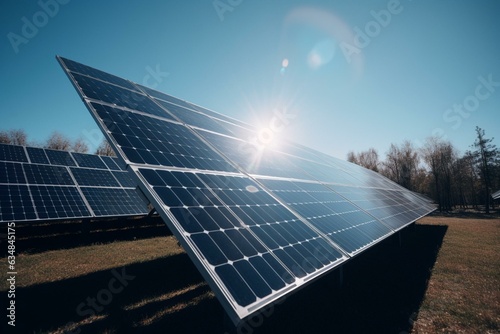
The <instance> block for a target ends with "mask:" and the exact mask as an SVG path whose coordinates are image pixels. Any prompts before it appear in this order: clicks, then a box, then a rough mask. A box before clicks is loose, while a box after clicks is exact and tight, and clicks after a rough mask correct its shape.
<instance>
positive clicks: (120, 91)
mask: <svg viewBox="0 0 500 334" xmlns="http://www.w3.org/2000/svg"><path fill="white" fill-rule="evenodd" d="M73 76H74V77H75V80H76V81H77V82H78V85H79V86H80V88H81V89H82V91H83V94H84V95H85V96H86V97H88V98H90V99H94V100H100V101H103V102H106V103H109V104H118V105H120V106H122V107H126V108H128V109H132V110H137V111H141V112H143V113H146V114H150V115H154V116H159V117H163V118H167V119H172V117H171V116H170V115H169V114H168V113H167V112H166V111H165V110H163V109H162V108H160V107H159V106H158V105H157V104H156V103H154V102H153V101H152V100H151V99H149V98H148V97H147V96H146V95H143V94H141V93H138V92H135V91H131V90H128V89H125V88H122V87H118V86H115V85H110V84H106V83H104V82H102V81H99V80H96V79H93V78H90V77H87V76H83V75H79V74H73ZM122 114H123V113H122Z"/></svg>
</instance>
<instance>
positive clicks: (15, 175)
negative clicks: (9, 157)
mask: <svg viewBox="0 0 500 334" xmlns="http://www.w3.org/2000/svg"><path fill="white" fill-rule="evenodd" d="M0 183H6V184H24V183H26V178H25V177H24V172H23V168H22V165H21V164H18V163H14V162H4V161H0Z"/></svg>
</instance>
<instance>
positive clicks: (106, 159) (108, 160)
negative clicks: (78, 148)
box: [101, 156, 123, 170]
mask: <svg viewBox="0 0 500 334" xmlns="http://www.w3.org/2000/svg"><path fill="white" fill-rule="evenodd" d="M101 159H102V161H104V163H105V164H106V166H107V167H108V168H109V169H110V170H123V168H121V167H120V166H119V164H118V162H115V160H118V159H116V158H112V157H107V156H102V157H101Z"/></svg>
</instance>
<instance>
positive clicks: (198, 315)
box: [0, 216, 500, 334]
mask: <svg viewBox="0 0 500 334" xmlns="http://www.w3.org/2000/svg"><path fill="white" fill-rule="evenodd" d="M103 234H105V233H103ZM66 238H69V237H66ZM28 239H29V238H28ZM37 242H38V241H37ZM68 242H69V243H71V242H72V240H68ZM64 245H66V243H64ZM403 245H405V246H403V247H402V248H398V247H399V246H398V245H397V238H396V239H393V241H390V240H389V241H388V242H387V243H385V246H384V245H381V246H377V247H376V249H374V250H372V251H370V252H366V253H367V254H363V255H361V256H360V257H359V258H357V259H354V260H353V261H351V262H350V263H349V264H348V265H347V267H346V268H345V271H344V272H345V284H344V286H343V287H342V289H340V290H337V289H336V288H333V289H332V284H333V283H332V277H331V275H330V277H325V278H323V279H320V280H318V281H317V282H315V283H313V284H311V285H310V286H309V287H308V288H306V289H304V290H302V291H300V292H298V293H296V294H294V295H293V296H290V297H289V298H288V299H287V300H286V302H285V303H283V304H282V305H280V306H279V307H277V308H276V310H275V312H274V313H273V315H272V316H270V317H269V318H266V319H265V321H264V323H263V324H262V325H259V327H258V328H252V331H253V333H254V334H257V333H274V332H282V331H286V332H297V333H303V332H304V333H305V332H331V331H336V332H342V333H344V332H345V333H351V332H367V331H368V330H370V331H371V332H384V333H385V332H394V333H399V332H406V331H409V330H410V329H411V324H410V323H412V322H413V320H412V321H408V317H410V318H411V319H414V316H413V314H416V313H418V316H417V320H416V321H415V323H414V325H413V333H416V334H420V333H438V332H444V333H500V289H499V286H500V256H499V254H500V219H475V218H471V217H468V218H467V219H465V218H457V217H436V216H432V217H427V218H424V219H422V220H420V221H419V222H418V224H417V226H416V228H415V229H414V230H413V232H412V229H408V231H406V234H405V236H404V237H403ZM54 246H55V247H57V245H54ZM27 249H30V248H29V247H27ZM395 250H398V251H397V252H395ZM437 250H439V253H438V254H437V260H436V251H437ZM0 263H2V264H1V265H0V270H2V271H3V272H6V260H5V258H0ZM120 267H122V268H126V272H127V273H128V274H130V275H133V276H134V277H135V278H134V280H133V281H130V285H129V286H127V288H126V289H124V290H123V292H121V293H119V294H116V295H113V301H112V302H111V303H110V304H109V305H108V306H106V307H105V308H104V310H102V311H100V312H97V313H96V314H94V315H91V316H87V317H84V316H81V315H79V313H78V312H77V306H78V305H79V304H80V303H82V302H85V301H86V300H87V297H89V296H90V297H92V296H96V295H97V294H98V293H99V291H100V290H101V289H102V288H105V287H106V285H107V283H108V282H109V280H110V279H111V278H112V277H113V276H112V274H111V273H110V271H111V270H112V269H116V268H120ZM16 268H17V270H18V275H17V282H16V284H17V290H18V291H17V292H18V296H17V297H16V298H17V301H18V302H19V303H18V304H19V313H18V314H19V325H20V326H24V327H19V329H20V330H21V332H22V331H23V330H24V331H25V332H50V333H63V332H64V331H73V330H76V331H79V330H81V333H93V332H102V333H120V332H123V331H128V330H131V329H136V330H141V331H143V332H151V333H154V332H158V331H165V330H166V329H168V331H169V332H172V333H178V332H205V333H221V332H224V330H225V329H226V328H224V327H223V318H224V315H223V314H224V312H223V310H222V307H221V306H220V304H219V303H218V302H217V301H216V299H215V298H214V294H213V293H212V292H211V291H210V289H209V288H208V286H207V284H206V283H205V282H204V281H203V280H202V278H201V276H200V275H199V274H198V272H197V270H196V268H195V267H194V266H193V265H192V263H191V262H190V261H189V259H188V257H187V255H186V254H185V253H184V252H183V250H182V248H180V247H179V246H178V245H177V241H176V240H175V238H173V237H171V236H169V237H154V238H147V239H138V240H127V241H114V242H111V243H105V244H87V245H83V246H79V247H75V248H69V249H59V250H50V248H49V250H46V251H45V250H43V251H40V252H38V253H32V254H30V253H28V252H26V253H24V254H20V255H18V256H17V263H16ZM5 283H6V281H5V280H2V283H0V291H6V284H5ZM333 285H335V284H333ZM304 305H306V307H304ZM360 319H363V321H360ZM16 329H17V328H16Z"/></svg>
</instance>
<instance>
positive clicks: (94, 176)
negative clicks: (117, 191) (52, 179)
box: [71, 168, 120, 187]
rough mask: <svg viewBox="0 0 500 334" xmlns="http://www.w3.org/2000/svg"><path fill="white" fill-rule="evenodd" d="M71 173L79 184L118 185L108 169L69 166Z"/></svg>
mask: <svg viewBox="0 0 500 334" xmlns="http://www.w3.org/2000/svg"><path fill="white" fill-rule="evenodd" d="M71 173H72V174H73V176H74V177H75V180H76V182H77V183H78V184H79V185H80V186H101V187H120V184H119V183H118V182H117V181H116V180H115V178H114V177H113V174H112V173H111V171H108V170H100V169H97V170H96V169H86V168H71Z"/></svg>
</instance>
